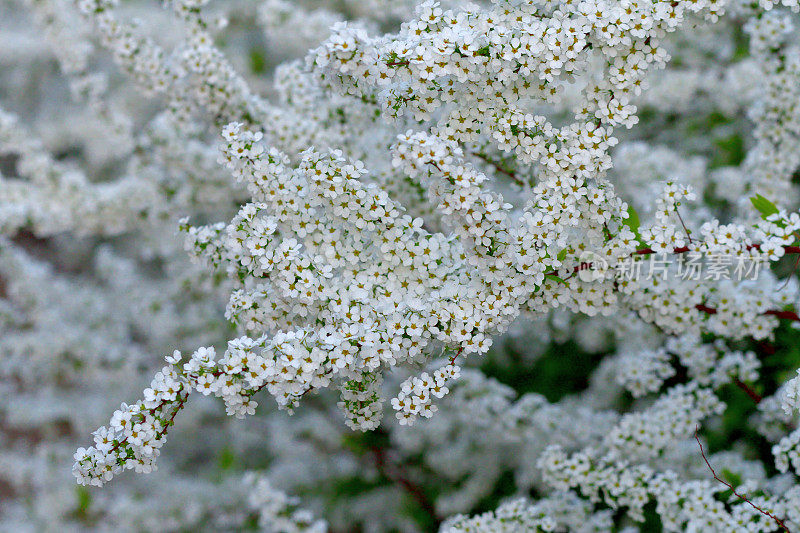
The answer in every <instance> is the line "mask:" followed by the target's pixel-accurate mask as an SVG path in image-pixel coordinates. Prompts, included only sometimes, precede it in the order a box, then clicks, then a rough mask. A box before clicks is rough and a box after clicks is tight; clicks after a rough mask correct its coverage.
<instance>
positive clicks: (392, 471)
mask: <svg viewBox="0 0 800 533" xmlns="http://www.w3.org/2000/svg"><path fill="white" fill-rule="evenodd" d="M372 453H373V455H374V457H375V466H376V468H377V469H378V472H380V473H381V475H383V476H384V477H385V478H386V479H388V480H389V481H392V482H394V483H397V484H398V485H400V486H401V487H402V488H403V490H405V491H406V493H408V495H409V496H411V498H413V499H414V501H416V502H417V504H418V505H419V506H420V507H421V508H422V509H423V510H424V511H425V513H427V514H428V516H430V518H431V520H433V521H434V522H435V523H436V525H437V529H438V526H439V524H441V522H442V521H441V519H440V518H439V517H438V516H437V515H436V508H435V507H434V505H433V502H431V500H430V499H429V498H428V496H427V494H425V491H424V490H422V487H420V486H419V485H417V484H416V483H414V482H413V481H411V480H410V479H408V478H407V477H406V476H405V475H404V474H403V472H402V471H401V470H400V468H399V467H398V466H397V465H393V464H391V463H390V462H389V461H388V460H387V457H386V450H385V449H384V448H381V447H380V446H374V447H373V448H372Z"/></svg>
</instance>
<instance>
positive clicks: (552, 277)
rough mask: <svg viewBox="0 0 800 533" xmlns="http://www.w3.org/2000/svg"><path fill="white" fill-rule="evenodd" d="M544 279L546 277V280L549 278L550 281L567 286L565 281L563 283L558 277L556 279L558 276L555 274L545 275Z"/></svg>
mask: <svg viewBox="0 0 800 533" xmlns="http://www.w3.org/2000/svg"><path fill="white" fill-rule="evenodd" d="M545 277H546V278H550V279H554V280H556V281H557V282H559V283H563V284H564V285H567V282H566V281H564V280H563V279H561V278H559V277H558V276H556V275H555V274H545Z"/></svg>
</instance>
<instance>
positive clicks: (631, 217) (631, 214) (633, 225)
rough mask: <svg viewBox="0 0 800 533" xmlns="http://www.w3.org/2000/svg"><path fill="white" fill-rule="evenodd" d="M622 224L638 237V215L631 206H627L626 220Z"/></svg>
mask: <svg viewBox="0 0 800 533" xmlns="http://www.w3.org/2000/svg"><path fill="white" fill-rule="evenodd" d="M624 224H625V225H626V226H628V227H629V228H630V229H631V231H632V232H633V233H634V234H635V235H637V236H638V235H639V224H640V222H639V214H638V213H637V212H636V209H634V208H633V206H632V205H631V204H628V218H626V219H625V221H624Z"/></svg>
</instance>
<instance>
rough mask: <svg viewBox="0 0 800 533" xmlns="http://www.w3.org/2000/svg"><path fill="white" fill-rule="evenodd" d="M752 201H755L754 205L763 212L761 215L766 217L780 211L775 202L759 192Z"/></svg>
mask: <svg viewBox="0 0 800 533" xmlns="http://www.w3.org/2000/svg"><path fill="white" fill-rule="evenodd" d="M750 201H751V202H753V207H755V208H756V210H757V211H758V212H759V213H761V216H762V217H763V218H765V219H766V218H767V217H768V216H770V215H774V214H775V213H778V208H777V207H776V206H775V204H773V203H772V202H770V201H769V200H767V199H766V198H764V197H763V196H761V195H760V194H757V195H755V196H753V197H752V198H750Z"/></svg>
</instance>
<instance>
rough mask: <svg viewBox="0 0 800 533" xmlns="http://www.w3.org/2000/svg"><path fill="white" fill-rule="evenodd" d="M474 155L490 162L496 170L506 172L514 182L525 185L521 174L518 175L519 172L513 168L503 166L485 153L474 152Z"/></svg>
mask: <svg viewBox="0 0 800 533" xmlns="http://www.w3.org/2000/svg"><path fill="white" fill-rule="evenodd" d="M472 155H474V156H475V157H477V158H478V159H480V160H482V161H484V162H486V163H488V164H490V165H491V166H492V167H493V168H494V169H495V170H496V171H498V172H500V173H501V174H505V175H506V176H508V177H509V178H511V179H512V180H514V183H516V184H517V185H524V183H523V182H522V180H521V179H520V178H519V176H517V173H516V172H514V171H513V170H508V169H506V168H503V167H502V166H501V165H500V163H498V162H497V161H493V160H491V159H489V157H487V156H486V155H485V154H481V153H473V154H472Z"/></svg>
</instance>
